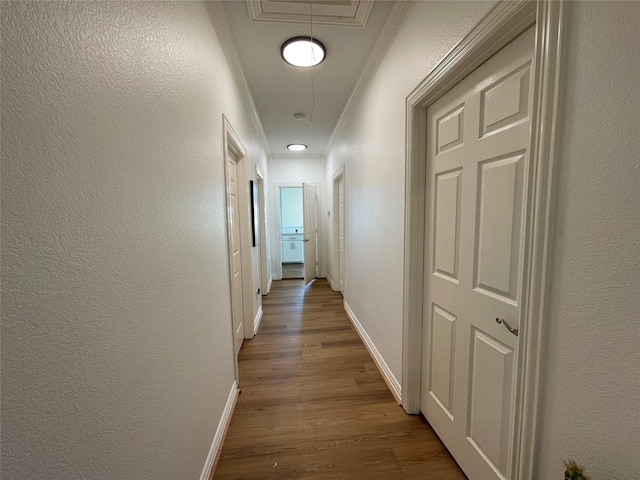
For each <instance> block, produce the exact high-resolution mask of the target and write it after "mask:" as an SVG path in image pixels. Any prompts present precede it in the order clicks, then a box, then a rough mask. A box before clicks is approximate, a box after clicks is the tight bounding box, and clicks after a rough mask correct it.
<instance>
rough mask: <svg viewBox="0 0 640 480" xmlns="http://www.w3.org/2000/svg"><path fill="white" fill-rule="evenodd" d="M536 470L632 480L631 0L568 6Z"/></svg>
mask: <svg viewBox="0 0 640 480" xmlns="http://www.w3.org/2000/svg"><path fill="white" fill-rule="evenodd" d="M566 8H567V11H566V12H565V18H566V20H567V23H566V29H565V35H566V38H565V47H566V48H565V51H564V59H563V65H564V68H565V75H564V79H563V82H562V92H563V100H562V103H561V112H563V113H562V120H561V123H560V133H559V136H560V150H559V155H558V165H557V167H558V168H557V177H556V178H557V188H556V205H555V213H556V220H555V238H554V240H555V241H554V255H553V258H552V261H551V265H552V270H551V278H552V280H551V285H550V308H549V315H548V319H547V329H548V330H547V341H546V342H545V343H546V355H545V356H546V364H545V368H544V371H543V375H544V382H543V386H542V387H543V392H542V404H541V411H540V430H539V437H538V444H539V455H538V460H537V461H536V464H537V466H538V470H537V478H541V479H546V478H562V474H561V472H562V459H567V458H575V459H576V460H578V461H579V462H580V463H583V464H585V465H586V466H587V470H588V471H589V472H590V473H591V474H592V476H593V478H601V479H605V478H616V479H620V480H622V479H637V478H640V436H639V433H638V432H640V412H639V410H640V403H639V402H640V313H639V312H640V295H639V292H640V167H639V165H640V164H639V163H638V161H639V152H640V114H639V112H640V87H639V83H638V73H639V72H640V49H639V48H638V45H639V44H640V30H638V22H639V21H640V3H637V2H568V3H567V5H566Z"/></svg>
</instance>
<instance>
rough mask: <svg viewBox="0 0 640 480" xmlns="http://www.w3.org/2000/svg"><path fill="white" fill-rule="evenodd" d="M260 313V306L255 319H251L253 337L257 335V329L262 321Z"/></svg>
mask: <svg viewBox="0 0 640 480" xmlns="http://www.w3.org/2000/svg"><path fill="white" fill-rule="evenodd" d="M262 313H263V311H262V305H260V307H259V308H258V313H257V314H256V318H254V319H253V335H257V334H258V328H259V327H260V321H261V320H262Z"/></svg>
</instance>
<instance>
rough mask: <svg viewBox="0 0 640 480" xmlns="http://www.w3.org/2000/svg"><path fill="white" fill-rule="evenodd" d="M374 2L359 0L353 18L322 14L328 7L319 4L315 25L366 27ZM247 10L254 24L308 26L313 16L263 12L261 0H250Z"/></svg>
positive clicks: (371, 0)
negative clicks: (297, 24) (274, 23)
mask: <svg viewBox="0 0 640 480" xmlns="http://www.w3.org/2000/svg"><path fill="white" fill-rule="evenodd" d="M373 2H374V0H359V2H358V6H357V9H356V12H355V14H354V15H353V16H344V15H342V16H340V15H331V14H330V13H329V12H327V13H322V12H318V13H316V11H317V10H318V9H322V7H323V6H324V7H325V9H326V8H327V6H326V5H322V4H319V5H317V6H316V9H314V14H313V23H314V24H315V25H336V26H339V27H364V26H365V25H366V24H367V20H368V19H369V14H370V13H371V9H372V8H373ZM247 10H248V12H249V18H251V20H253V21H254V22H279V23H304V24H305V25H308V24H309V22H310V21H311V15H308V14H300V13H285V12H278V13H271V12H265V11H263V10H262V2H261V1H259V0H248V1H247Z"/></svg>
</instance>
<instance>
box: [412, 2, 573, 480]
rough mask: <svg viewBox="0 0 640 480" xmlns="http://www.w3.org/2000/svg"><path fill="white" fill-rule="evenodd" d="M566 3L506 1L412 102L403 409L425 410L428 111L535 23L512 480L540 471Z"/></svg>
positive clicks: (415, 93) (447, 58)
mask: <svg viewBox="0 0 640 480" xmlns="http://www.w3.org/2000/svg"><path fill="white" fill-rule="evenodd" d="M563 7H564V0H559V1H547V0H520V1H509V0H506V1H505V0H503V1H501V2H500V3H498V4H497V5H496V6H495V7H493V8H492V9H491V10H490V11H489V12H488V13H487V15H485V17H484V18H482V19H481V20H480V21H479V22H478V24H477V25H476V26H475V27H474V28H473V29H472V30H471V32H469V34H468V35H467V36H465V38H463V39H462V40H461V41H460V43H458V45H456V47H454V48H453V50H451V51H450V52H449V53H448V54H447V55H446V56H445V57H444V58H443V59H442V61H441V62H440V63H439V64H438V65H437V66H436V67H435V68H434V69H433V71H432V72H431V73H430V74H429V75H428V76H427V77H426V78H425V80H424V81H423V82H422V83H420V85H418V87H417V88H416V89H415V90H414V91H413V92H412V93H411V94H410V95H409V96H408V97H407V100H406V115H407V117H406V121H407V123H406V125H407V132H406V135H407V137H406V145H407V153H406V170H405V185H406V191H405V245H404V267H405V268H404V272H405V273H404V289H403V291H404V299H403V359H402V366H403V368H402V392H401V395H402V406H403V408H404V409H405V411H406V412H407V413H412V414H415V413H420V381H421V378H420V377H421V369H422V322H423V299H424V290H423V288H424V281H423V279H424V276H423V275H424V253H423V252H424V247H425V235H424V228H425V222H424V218H425V208H426V207H425V199H426V190H427V187H426V161H425V160H426V127H427V115H426V111H427V107H429V105H431V104H433V103H434V102H435V101H436V100H437V99H438V98H440V97H441V96H442V95H444V94H445V93H446V92H448V91H449V90H450V89H451V88H453V87H454V86H455V85H456V84H458V83H459V82H460V80H462V79H463V78H464V77H465V76H467V75H468V74H469V73H471V72H472V71H473V70H475V69H476V68H477V67H478V66H480V65H481V64H482V63H484V62H485V61H486V60H487V59H488V58H489V57H491V56H492V55H494V54H495V53H496V52H498V50H500V49H501V48H502V47H504V46H505V45H506V44H507V43H509V42H511V41H512V40H513V39H515V38H516V37H517V36H518V35H520V34H521V33H523V32H524V31H525V30H527V29H528V28H529V27H531V26H532V25H535V29H536V40H535V50H534V60H533V64H534V68H533V90H534V92H533V95H534V96H533V107H532V118H531V138H530V150H529V151H530V165H529V171H528V178H529V184H528V190H527V192H526V194H527V210H526V212H525V217H524V223H525V235H524V248H525V251H524V271H523V278H524V282H523V287H522V299H523V301H522V320H523V321H522V328H521V333H520V335H521V344H520V345H521V347H520V348H519V351H518V373H517V375H518V377H517V381H516V392H515V396H516V403H515V414H514V419H515V422H514V432H513V434H514V436H513V438H514V439H515V445H514V449H513V458H512V459H511V460H512V461H511V465H512V469H511V471H510V472H509V474H510V477H511V478H519V479H523V480H526V479H531V478H532V474H533V466H534V463H533V462H534V454H535V436H536V420H537V413H538V398H539V384H540V378H541V377H540V368H541V359H542V354H541V347H542V339H543V338H544V336H543V333H544V331H545V330H544V328H545V324H544V323H545V319H544V317H545V314H546V312H547V304H546V300H547V295H546V293H547V289H548V285H549V283H548V278H547V277H548V259H549V248H550V239H551V226H552V205H553V170H554V168H553V166H554V163H555V158H554V157H555V153H556V152H555V151H556V148H555V147H556V119H557V109H558V89H559V87H558V84H559V75H560V53H561V39H562V18H563V15H562V14H563Z"/></svg>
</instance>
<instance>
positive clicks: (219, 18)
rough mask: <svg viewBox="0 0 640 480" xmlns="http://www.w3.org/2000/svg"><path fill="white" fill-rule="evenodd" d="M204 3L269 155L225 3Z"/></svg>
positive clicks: (213, 0) (216, 0) (207, 1)
mask: <svg viewBox="0 0 640 480" xmlns="http://www.w3.org/2000/svg"><path fill="white" fill-rule="evenodd" d="M204 4H205V6H206V7H207V11H208V12H209V18H210V19H211V23H213V27H214V30H215V31H216V34H217V35H218V39H219V40H220V45H221V46H222V51H223V52H224V56H225V57H226V59H227V62H228V63H229V68H231V73H232V74H233V78H235V80H236V85H237V86H238V90H239V92H240V96H241V97H242V99H243V100H244V104H245V106H246V108H247V112H248V114H249V117H250V118H251V122H252V123H253V126H254V128H255V129H256V133H257V134H258V138H260V140H262V144H263V146H264V149H265V151H266V153H267V155H268V154H269V142H268V141H267V136H266V135H265V133H264V128H263V127H262V121H261V120H260V115H259V114H258V109H257V107H256V103H255V101H254V100H253V95H252V94H251V89H250V88H249V82H248V81H247V77H246V75H245V73H244V69H243V68H242V63H241V62H240V54H239V53H238V47H236V42H235V40H234V39H233V33H232V32H231V25H230V24H229V20H228V18H227V14H226V12H225V10H224V5H223V3H222V2H220V1H219V0H204Z"/></svg>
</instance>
